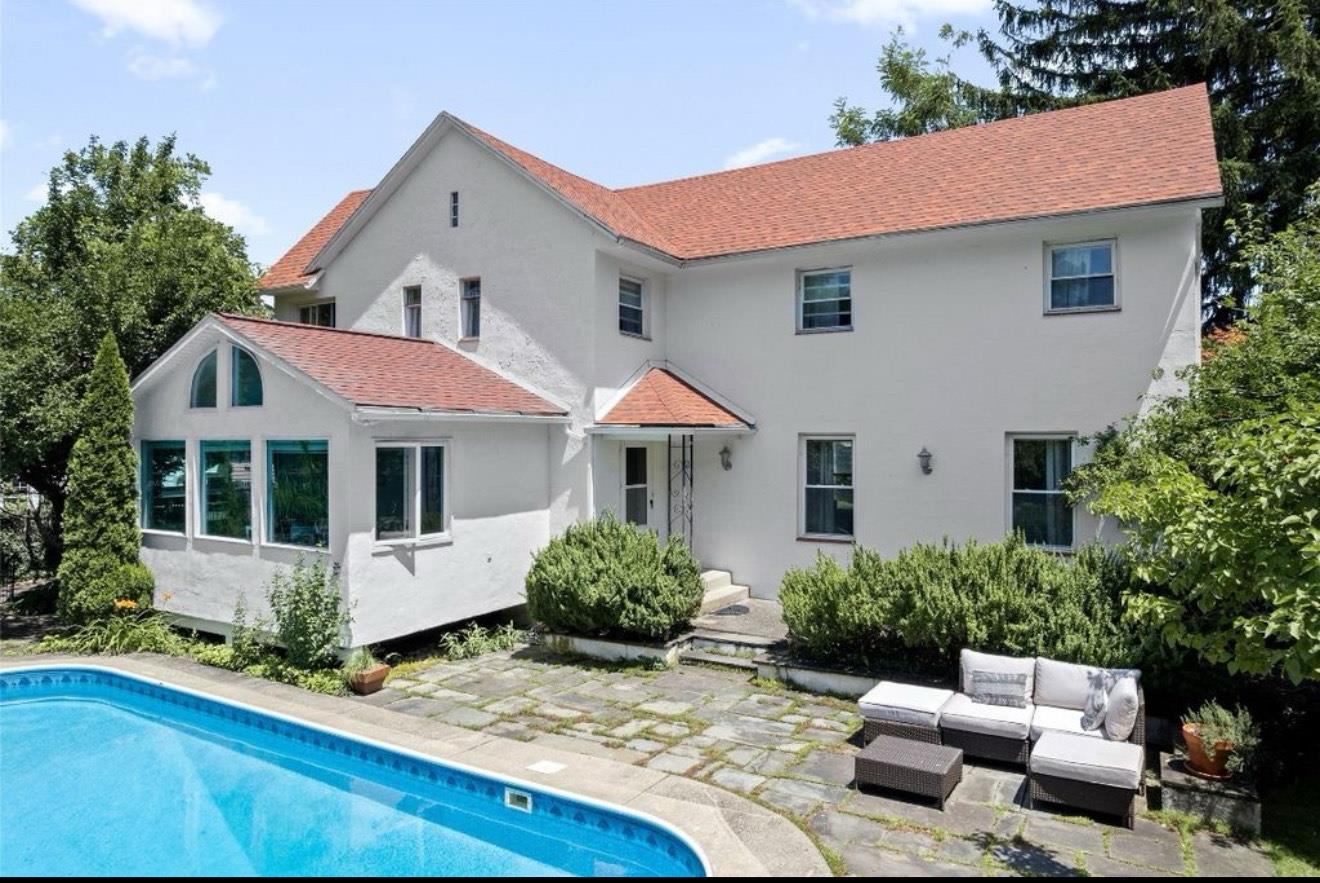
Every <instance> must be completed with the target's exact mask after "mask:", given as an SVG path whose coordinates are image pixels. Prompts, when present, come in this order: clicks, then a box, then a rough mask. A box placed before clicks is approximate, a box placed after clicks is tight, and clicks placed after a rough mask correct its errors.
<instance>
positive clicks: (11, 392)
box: [0, 136, 263, 571]
mask: <svg viewBox="0 0 1320 883" xmlns="http://www.w3.org/2000/svg"><path fill="white" fill-rule="evenodd" d="M209 174H210V168H209V167H208V166H207V165H206V163H204V162H203V161H202V160H200V159H198V158H197V157H195V156H192V155H191V154H189V155H185V156H179V155H178V154H177V153H176V150H175V142H174V138H173V137H172V136H171V137H167V138H164V139H162V140H161V141H159V142H158V143H157V144H156V145H155V146H152V145H151V144H150V143H149V142H148V141H147V139H145V138H143V139H141V140H139V141H138V142H137V143H136V144H134V145H132V146H131V147H130V146H129V145H128V144H126V143H124V142H119V143H116V144H114V145H110V146H106V145H104V144H102V143H101V142H100V141H98V140H97V139H95V138H93V139H92V140H91V141H90V142H89V143H88V145H87V146H86V147H85V148H83V149H82V150H81V151H78V152H76V153H75V152H73V151H69V152H67V153H65V155H64V157H63V159H62V160H61V162H60V164H59V165H58V166H56V167H55V168H54V169H52V170H51V173H50V181H49V184H50V186H49V188H48V190H47V200H46V203H45V204H44V205H43V206H42V207H41V208H39V209H37V210H36V211H35V212H33V213H32V214H31V215H30V216H28V217H27V218H26V219H24V220H23V221H21V222H20V223H19V224H18V226H17V227H16V228H15V229H14V231H13V233H12V236H11V246H10V248H9V249H7V252H6V253H5V254H3V255H0V390H3V391H4V394H3V395H0V437H2V438H4V440H5V443H4V444H3V445H0V475H4V476H6V477H7V478H14V479H17V480H19V481H21V482H23V483H25V484H28V485H30V486H32V487H33V488H35V489H36V490H37V491H39V492H40V493H41V494H42V495H43V496H44V497H45V498H46V499H47V500H49V501H50V509H49V510H48V512H45V513H43V527H42V531H43V534H44V535H45V536H46V537H47V540H48V542H47V543H46V544H45V550H46V552H47V557H48V561H47V563H46V569H47V570H48V571H53V570H54V569H55V565H56V564H57V563H58V560H59V555H60V551H61V549H60V544H59V542H58V539H59V535H60V531H59V527H60V524H61V523H62V519H63V515H64V499H65V482H66V472H67V469H68V459H69V456H70V452H71V451H72V448H73V444H74V440H75V438H76V437H77V435H78V432H79V428H80V425H81V414H80V409H79V407H78V401H79V399H81V398H82V397H83V393H84V390H85V388H86V387H87V385H88V382H89V378H88V371H89V369H90V368H91V366H92V362H93V356H94V354H95V353H96V351H97V346H98V343H99V342H100V341H101V340H102V338H103V337H104V336H105V335H106V334H107V333H113V334H114V335H115V337H116V338H117V340H118V342H119V346H120V349H121V353H122V355H123V357H124V360H125V362H126V363H127V366H128V372H129V374H130V375H134V376H135V375H137V374H138V373H139V372H140V371H142V369H143V368H145V367H146V366H147V365H149V364H150V363H151V362H153V361H154V360H155V359H156V358H157V357H159V356H160V355H161V354H162V353H164V352H165V350H167V349H168V348H169V347H170V346H171V345H172V344H173V343H174V342H175V341H177V340H178V339H179V338H180V337H181V336H182V335H183V334H184V332H186V331H187V330H188V329H189V328H191V327H192V326H193V325H194V324H196V322H197V321H198V320H199V319H200V318H201V317H202V316H204V315H205V314H206V313H207V312H208V311H231V312H250V313H258V312H261V311H262V309H263V307H262V305H261V301H260V298H259V296H258V293H257V290H256V286H255V274H254V268H253V266H252V265H251V264H250V263H249V262H248V260H247V256H246V254H245V248H244V243H243V239H242V237H240V236H239V235H238V234H236V233H235V232H234V231H233V230H232V229H230V228H229V227H227V226H225V225H224V224H222V223H220V222H219V221H216V220H214V219H212V218H209V217H207V216H206V214H205V213H204V212H203V210H202V208H201V206H200V203H199V196H200V193H201V187H202V184H203V182H204V181H205V180H206V178H207V177H208V176H209ZM47 522H48V523H47Z"/></svg>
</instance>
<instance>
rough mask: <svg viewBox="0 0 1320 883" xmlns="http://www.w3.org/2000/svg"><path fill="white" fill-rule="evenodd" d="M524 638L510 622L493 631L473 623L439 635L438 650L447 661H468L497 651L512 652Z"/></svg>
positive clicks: (519, 630)
mask: <svg viewBox="0 0 1320 883" xmlns="http://www.w3.org/2000/svg"><path fill="white" fill-rule="evenodd" d="M524 637H525V635H524V634H523V632H522V630H521V629H518V628H515V627H514V625H513V623H511V622H506V623H505V624H504V625H502V626H499V627H498V628H493V629H487V628H483V627H482V626H481V625H479V624H477V623H475V622H474V623H472V624H471V625H469V626H468V627H467V628H465V629H460V630H457V631H452V632H445V633H444V634H443V635H441V637H440V648H441V649H442V650H443V651H444V654H445V656H446V657H448V658H449V659H470V658H472V657H473V656H484V655H485V654H487V653H495V652H497V651H499V650H512V649H513V648H514V647H516V646H518V644H519V643H520V642H521V641H522V640H523V639H524Z"/></svg>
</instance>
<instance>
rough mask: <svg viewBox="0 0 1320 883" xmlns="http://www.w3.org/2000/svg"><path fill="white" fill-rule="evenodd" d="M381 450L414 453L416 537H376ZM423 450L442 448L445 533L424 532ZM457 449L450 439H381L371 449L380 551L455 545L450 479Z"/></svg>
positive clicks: (373, 516) (373, 508) (373, 529)
mask: <svg viewBox="0 0 1320 883" xmlns="http://www.w3.org/2000/svg"><path fill="white" fill-rule="evenodd" d="M380 448H406V449H411V450H412V452H413V453H412V456H413V463H414V467H413V469H414V472H413V474H414V475H415V476H416V480H415V481H414V482H413V485H414V486H413V522H412V523H413V528H412V529H413V533H412V536H407V537H395V538H392V539H387V540H382V539H380V538H379V537H377V536H376V511H377V509H376V507H377V504H378V503H379V500H378V499H377V497H376V451H377V450H378V449H380ZM422 448H440V449H441V450H442V451H443V453H442V454H441V458H440V462H441V463H442V464H443V468H444V474H442V475H441V476H440V493H441V495H442V496H443V499H444V511H443V512H442V513H441V519H442V520H443V521H444V530H441V531H436V532H432V533H422V532H421V529H422ZM452 451H453V446H452V445H451V444H450V442H449V439H447V438H424V439H380V440H377V441H376V443H375V445H373V446H372V450H371V536H372V541H373V543H374V544H375V546H376V547H377V548H388V547H391V546H420V545H439V544H442V543H450V542H453V511H454V504H453V497H452V495H451V494H450V492H449V484H450V482H449V476H450V474H451V473H452V472H453V468H454V461H453V458H452V455H451V452H452Z"/></svg>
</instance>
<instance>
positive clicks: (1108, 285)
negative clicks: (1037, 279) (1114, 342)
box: [1049, 240, 1117, 312]
mask: <svg viewBox="0 0 1320 883" xmlns="http://www.w3.org/2000/svg"><path fill="white" fill-rule="evenodd" d="M1049 252H1050V268H1049V269H1050V290H1049V310H1050V311H1051V312H1067V311H1069V310H1097V309H1107V308H1112V307H1114V306H1115V305H1116V303H1117V300H1116V298H1115V294H1114V243H1113V241H1112V240H1111V241H1106V242H1082V243H1076V244H1073V245H1054V246H1051V247H1050V250H1049Z"/></svg>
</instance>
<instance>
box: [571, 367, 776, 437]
mask: <svg viewBox="0 0 1320 883" xmlns="http://www.w3.org/2000/svg"><path fill="white" fill-rule="evenodd" d="M661 428H672V429H675V430H682V431H685V432H691V431H693V430H706V431H726V432H748V431H751V430H752V429H754V428H755V423H754V422H753V421H752V420H751V419H750V418H749V417H745V416H743V415H741V414H740V413H738V411H737V410H736V409H735V407H734V406H732V405H730V404H727V403H725V402H721V401H719V400H718V398H717V397H716V396H715V395H714V394H713V393H709V392H706V391H703V390H702V389H700V388H698V386H697V385H696V384H695V383H693V382H691V381H688V380H685V379H683V378H681V377H679V376H678V375H677V374H676V373H675V372H674V371H673V370H672V369H670V368H664V367H659V366H654V365H653V366H651V367H649V368H648V369H647V370H646V371H645V372H644V373H643V374H642V375H641V376H640V377H638V378H637V379H636V380H635V381H633V383H632V384H631V385H630V386H628V387H627V388H626V389H625V390H624V392H623V395H622V396H621V397H620V398H619V399H618V401H616V402H615V403H614V404H613V406H611V407H610V409H609V411H608V412H606V414H605V416H604V417H601V418H600V419H599V420H597V421H596V425H595V426H594V427H593V428H592V429H593V431H595V432H597V433H601V434H611V433H627V432H629V431H631V430H637V429H661Z"/></svg>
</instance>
